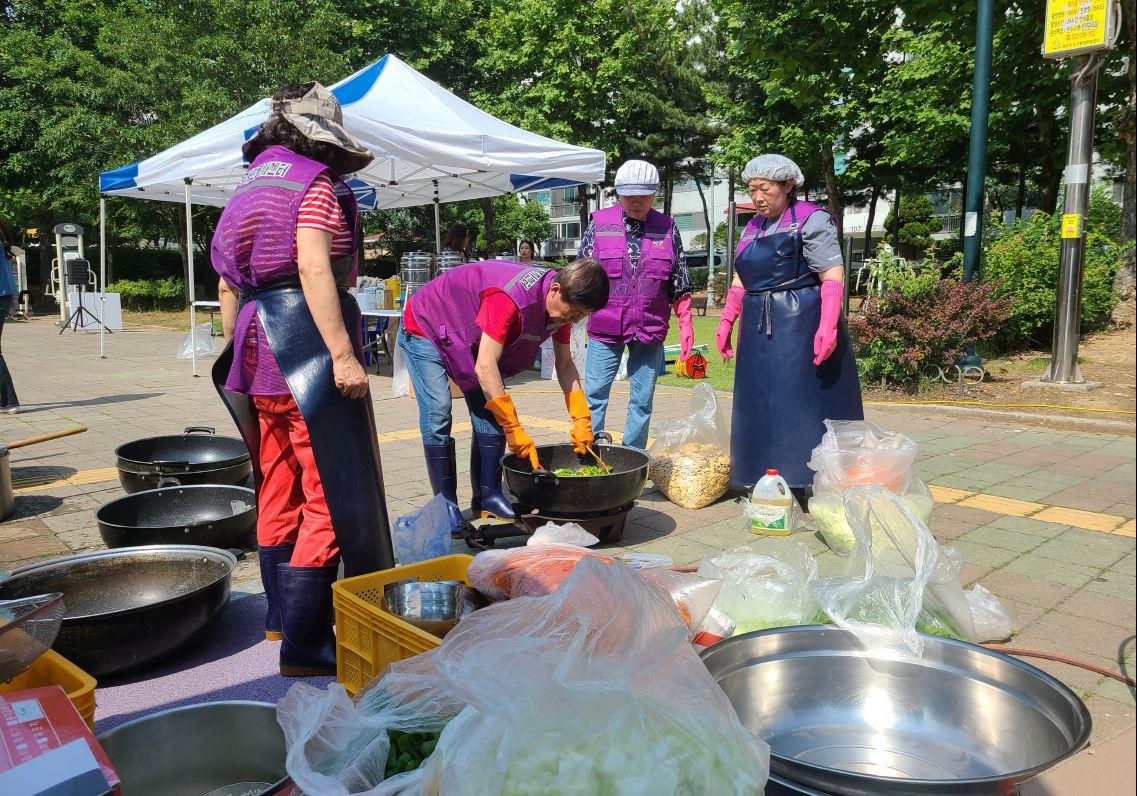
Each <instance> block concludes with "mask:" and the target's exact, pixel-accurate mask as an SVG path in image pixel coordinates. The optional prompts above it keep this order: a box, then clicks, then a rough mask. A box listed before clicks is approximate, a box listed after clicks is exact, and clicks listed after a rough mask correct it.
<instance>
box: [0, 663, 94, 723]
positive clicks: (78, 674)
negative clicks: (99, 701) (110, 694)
mask: <svg viewBox="0 0 1137 796" xmlns="http://www.w3.org/2000/svg"><path fill="white" fill-rule="evenodd" d="M48 685H57V686H59V687H61V688H62V689H63V690H64V691H66V692H67V696H68V698H70V700H71V702H72V704H74V705H75V709H76V710H78V711H79V715H80V716H82V717H83V721H85V722H87V726H88V727H90V729H91V732H94V731H95V678H94V677H92V676H91V675H89V674H87V673H86V672H85V671H83V670H82V669H80V668H79V667H78V666H76V665H75V664H73V663H72V662H71V661H69V660H67V659H66V658H64V657H63V656H62V655H60V654H59V653H58V652H56V651H55V650H48V651H47V652H45V653H44V654H43V655H40V656H39V657H38V658H36V659H35V660H34V661H33V662H32V665H31V666H29V667H28V668H27V670H26V671H24V673H23V674H18V675H16V676H15V677H13V678H12V679H11V680H10V681H9V682H7V683H0V693H2V694H7V693H9V692H11V691H23V690H25V689H28V688H43V687H44V686H48Z"/></svg>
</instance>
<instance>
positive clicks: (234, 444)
mask: <svg viewBox="0 0 1137 796" xmlns="http://www.w3.org/2000/svg"><path fill="white" fill-rule="evenodd" d="M115 456H116V457H117V459H118V462H117V463H118V479H119V483H121V484H122V488H123V489H124V490H125V491H126V493H127V495H126V497H122V498H119V499H118V500H112V501H111V502H109V503H106V504H104V505H103V506H102V507H101V508H100V509H99V510H98V511H96V512H95V520H96V522H97V523H98V525H99V534H100V535H101V536H102V537H103V541H104V542H105V543H106V545H107V547H111V548H115V547H131V546H135V545H150V544H197V545H206V546H209V547H220V548H244V547H247V546H249V545H250V544H251V543H252V542H253V537H254V535H255V531H256V521H257V510H256V499H255V496H254V493H253V490H252V489H251V488H250V487H251V486H252V472H253V470H252V462H251V461H250V458H249V451H248V450H247V449H246V448H245V444H244V442H242V441H241V440H239V439H236V438H233V437H221V436H217V434H216V433H215V432H214V430H213V429H212V428H203V427H191V428H187V429H185V431H184V432H183V433H182V434H178V435H171V436H164V437H149V438H147V439H140V440H135V441H134V442H128V443H126V444H125V445H120V446H119V447H118V449H117V450H115Z"/></svg>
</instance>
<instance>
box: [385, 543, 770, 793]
mask: <svg viewBox="0 0 1137 796" xmlns="http://www.w3.org/2000/svg"><path fill="white" fill-rule="evenodd" d="M686 631H687V629H686V628H685V627H684V625H683V623H681V622H680V621H679V620H678V618H677V617H676V615H675V610H674V608H673V606H672V604H671V601H670V600H669V599H668V596H667V594H666V593H665V592H664V591H663V590H662V589H660V588H657V587H655V586H652V585H651V584H649V583H647V582H646V581H645V580H644V579H643V578H641V577H640V576H639V575H637V574H636V573H635V572H633V571H632V570H631V569H630V568H628V567H625V566H613V565H606V564H604V563H603V562H601V561H599V560H595V559H593V558H585V559H584V560H583V561H581V562H580V565H579V566H577V567H576V569H575V570H573V572H572V574H571V575H570V577H569V578H568V579H567V580H566V581H565V583H564V585H563V587H562V588H561V589H559V590H557V591H556V592H554V593H552V594H548V595H545V596H543V597H534V598H528V599H519V600H510V601H508V602H501V603H495V604H493V605H491V606H489V607H487V608H485V609H482V610H480V611H478V612H476V613H474V614H473V615H471V616H470V617H468V618H467V619H466V620H464V621H463V622H462V624H460V625H459V626H458V627H457V628H455V629H454V630H453V631H451V633H450V634H449V635H447V637H446V639H445V640H444V641H443V643H442V646H441V647H439V648H438V649H436V650H432V651H431V652H430V653H427V654H426V655H424V656H419V657H420V658H425V657H428V656H429V660H430V661H431V662H432V663H434V664H435V665H436V667H437V678H438V681H437V687H438V688H439V689H443V690H447V691H450V692H452V693H453V694H455V695H456V696H457V697H458V698H459V699H460V700H461V701H463V702H465V703H466V704H467V707H466V708H465V709H464V710H462V712H461V713H460V714H459V715H458V717H457V718H455V719H454V720H453V721H452V722H451V723H450V724H449V725H448V726H447V727H446V729H445V730H444V731H443V733H442V737H441V739H440V740H439V743H438V747H437V749H436V751H435V753H434V755H433V756H432V757H431V758H430V760H428V761H427V764H426V766H425V770H426V771H425V778H424V782H423V790H424V792H437V793H476V794H489V793H534V794H536V793H541V794H591V793H613V794H662V793H668V794H671V793H675V794H697V793H715V794H753V793H761V792H762V789H763V787H764V785H765V782H766V778H767V775H768V771H769V748H768V747H767V746H766V744H765V743H763V742H762V741H761V740H760V739H759V738H758V737H757V736H755V735H754V734H753V733H751V732H750V731H749V730H747V729H745V728H744V727H743V726H742V725H741V723H740V722H739V720H738V717H737V715H736V714H735V712H734V709H733V707H732V706H731V705H730V703H729V702H728V701H727V699H726V696H725V694H723V692H722V690H721V689H720V688H719V687H718V685H717V684H716V683H715V682H714V680H713V679H712V678H711V677H710V675H709V673H708V672H707V670H706V667H704V666H703V664H702V662H701V661H700V660H699V658H698V655H697V654H696V653H695V651H694V649H693V648H692V647H691V646H690V645H689V644H688V643H687V640H686V637H687V632H686ZM399 665H400V664H396V665H395V666H396V667H398V666H399Z"/></svg>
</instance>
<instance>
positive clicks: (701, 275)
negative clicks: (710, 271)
mask: <svg viewBox="0 0 1137 796" xmlns="http://www.w3.org/2000/svg"><path fill="white" fill-rule="evenodd" d="M687 273H688V274H689V275H690V277H691V286H692V287H694V288H695V290H706V289H707V268H706V267H705V266H696V267H694V268H688V269H687Z"/></svg>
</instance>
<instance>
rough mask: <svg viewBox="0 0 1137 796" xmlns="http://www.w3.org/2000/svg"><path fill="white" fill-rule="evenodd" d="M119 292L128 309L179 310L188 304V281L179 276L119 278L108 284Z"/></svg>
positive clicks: (111, 290)
mask: <svg viewBox="0 0 1137 796" xmlns="http://www.w3.org/2000/svg"><path fill="white" fill-rule="evenodd" d="M107 292H109V293H119V294H121V296H122V306H123V308H124V309H128V310H179V309H181V308H182V307H184V306H185V305H186V283H185V282H183V281H182V280H181V279H179V278H177V277H173V276H171V277H167V278H165V279H119V280H118V281H115V282H111V283H110V284H108V285H107Z"/></svg>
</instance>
